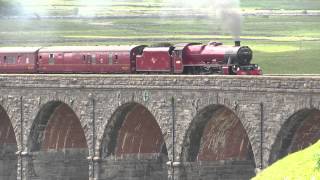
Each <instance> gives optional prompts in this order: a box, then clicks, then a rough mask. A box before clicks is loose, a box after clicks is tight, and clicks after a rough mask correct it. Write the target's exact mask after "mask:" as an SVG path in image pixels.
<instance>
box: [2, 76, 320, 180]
mask: <svg viewBox="0 0 320 180" xmlns="http://www.w3.org/2000/svg"><path fill="white" fill-rule="evenodd" d="M0 91H1V95H0V106H1V107H2V108H3V110H4V111H5V112H6V113H7V115H8V118H9V120H10V122H11V124H12V127H13V131H14V135H15V139H16V140H17V142H16V143H17V153H14V154H15V155H17V156H16V158H17V178H18V179H30V177H32V167H33V165H36V164H41V163H44V162H49V159H50V158H49V159H48V158H47V156H48V157H51V156H50V155H49V154H42V155H41V152H39V151H34V149H33V147H35V143H34V142H41V141H40V140H44V139H42V138H43V136H34V137H37V138H36V139H38V140H37V141H33V140H32V138H31V137H33V136H32V134H33V133H34V132H35V131H38V130H39V128H40V129H42V130H44V129H46V128H47V125H48V124H49V125H50V122H49V123H48V122H46V121H41V120H38V119H37V117H38V114H39V112H47V111H42V110H43V108H44V107H45V106H46V105H47V104H52V103H53V104H54V103H55V102H58V103H62V104H64V105H65V106H67V107H68V108H70V109H71V110H72V111H73V112H74V114H75V117H77V118H75V121H77V122H79V124H80V126H81V128H82V130H83V131H81V133H82V135H83V138H84V139H85V142H86V143H85V144H82V145H81V146H79V147H77V146H73V145H72V142H76V140H75V141H73V140H71V139H70V140H68V137H75V136H72V135H71V136H68V133H62V134H64V135H63V137H61V136H58V135H57V136H52V138H57V139H51V140H50V142H59V143H58V144H60V142H70V143H71V144H69V145H70V146H69V145H68V146H63V144H61V145H59V148H61V149H60V150H62V151H63V150H64V149H65V148H67V147H75V148H81V147H84V146H86V147H87V155H86V156H87V157H86V158H87V159H86V162H87V163H88V170H87V171H86V173H88V174H87V176H89V178H90V179H99V177H101V178H102V179H103V178H104V177H112V176H113V175H112V174H121V176H120V175H119V177H118V176H116V178H117V177H118V178H121V177H129V176H132V178H139V176H141V177H140V178H142V177H148V178H149V177H159V179H160V177H161V178H162V177H164V176H165V174H166V173H167V176H168V178H171V177H172V176H173V175H174V176H176V178H175V179H186V178H187V177H186V176H185V175H186V174H188V177H189V176H191V177H198V176H199V174H200V175H201V177H203V178H204V179H210V177H217V178H218V179H219V178H223V174H225V173H224V170H226V171H228V172H229V173H227V174H228V175H229V177H230V179H233V177H235V176H236V175H237V174H239V171H241V172H242V171H244V170H239V169H241V168H242V167H248V171H246V173H244V174H250V175H246V177H248V176H251V174H252V172H254V168H265V167H267V166H268V165H269V163H270V162H272V161H270V159H272V158H271V157H276V159H277V158H278V156H277V154H279V152H280V151H281V152H286V151H285V150H283V149H281V147H280V149H279V148H278V147H279V146H277V144H278V143H279V142H281V138H280V139H279V138H278V137H279V136H280V135H281V134H283V133H284V134H288V132H289V134H290V133H291V134H292V133H293V135H292V137H294V140H293V141H288V143H291V144H290V145H289V147H294V148H293V149H297V148H296V147H299V148H302V144H301V143H299V142H303V144H310V143H311V140H312V141H313V142H314V139H319V138H320V137H319V136H318V135H317V134H316V133H315V134H312V135H310V138H308V139H310V143H306V142H304V141H302V140H301V139H300V138H299V137H301V136H304V134H305V133H309V132H316V131H317V132H319V131H320V130H319V128H320V126H316V128H318V129H316V130H315V131H314V130H310V126H309V125H308V124H310V122H319V121H318V119H319V115H318V113H319V111H320V77H307V76H306V77H286V76H283V77H280V76H279V77H276V76H271V77H265V76H259V77H258V76H255V77H253V76H250V77H249V76H241V77H239V76H237V77H235V76H166V75H163V76H159V75H150V76H149V75H148V76H147V75H44V74H41V75H0ZM132 103H133V104H139V105H140V106H141V107H144V108H145V109H146V110H148V111H149V112H150V114H151V115H152V116H153V118H154V120H155V122H156V124H157V125H158V126H159V129H160V130H159V133H161V135H162V137H163V143H162V144H163V145H165V147H166V148H165V149H166V151H164V152H165V153H164V154H167V156H168V157H167V158H166V159H165V160H161V161H160V160H158V159H152V160H150V159H148V158H147V160H145V159H141V158H140V159H139V158H138V157H137V156H135V157H136V158H133V159H132V158H131V159H126V158H124V159H119V158H117V159H112V158H111V157H112V155H111V156H110V155H107V156H105V154H104V152H109V151H108V148H110V144H112V143H110V142H118V141H117V140H116V139H114V137H117V135H119V134H117V133H119V132H122V134H121V135H120V137H125V133H126V131H121V130H120V131H118V130H119V128H121V124H118V125H117V123H116V122H120V121H117V120H116V119H117V118H115V119H114V117H121V116H122V115H123V114H122V115H121V113H123V112H124V111H122V108H123V107H126V104H132ZM211 106H219V107H223V108H224V109H226V110H227V111H228V112H230V113H231V114H233V115H234V116H235V117H236V118H237V119H238V121H231V120H230V117H229V116H225V118H226V121H228V119H229V121H230V122H238V123H235V126H232V127H233V128H236V129H234V130H236V131H235V132H238V133H240V134H241V135H243V136H241V137H243V138H242V139H244V143H245V144H246V142H247V141H248V143H247V144H250V146H245V147H247V148H248V149H245V150H246V151H248V152H252V155H251V157H252V161H250V162H253V163H249V165H248V164H246V163H242V161H243V160H246V159H243V158H242V159H241V158H240V159H238V160H237V161H236V162H234V164H233V163H231V164H230V163H229V164H228V163H225V164H221V163H218V164H216V162H215V161H214V160H215V159H210V158H206V159H207V160H210V161H205V162H204V161H194V162H189V160H187V159H184V158H183V157H184V153H183V152H184V149H185V147H186V143H185V142H186V139H187V138H189V136H190V133H189V132H190V129H194V128H195V127H196V126H197V124H198V121H203V119H201V118H196V117H197V115H198V114H199V112H202V110H204V109H207V108H208V107H211ZM48 112H49V111H48ZM300 112H306V113H307V117H305V118H300V120H294V119H295V118H292V117H295V116H296V115H297V116H299V114H300ZM117 113H119V115H117ZM211 114H212V113H211ZM308 114H309V115H308ZM135 116H136V118H134V119H139V118H138V117H139V116H138V115H135ZM212 116H214V115H212ZM311 116H312V118H311ZM44 117H45V116H44ZM56 117H59V116H56ZM308 117H309V118H308ZM123 118H124V117H123ZM49 119H50V118H49ZM148 119H150V118H148ZM148 119H146V121H148ZM220 120H221V121H222V120H223V118H222V119H220ZM309 120H310V122H309ZM59 121H61V119H59V118H58V119H57V121H56V122H59ZM137 121H138V120H137ZM39 122H46V123H39ZM203 122H205V121H203ZM0 123H1V122H0ZM113 123H115V124H113ZM130 123H131V122H130ZM130 123H129V124H130ZM207 123H209V121H207V122H205V123H204V124H203V126H204V127H205V126H207V125H210V124H211V125H212V126H215V124H217V123H216V122H215V118H214V117H213V118H212V123H209V124H207ZM37 124H38V125H37ZM39 124H40V125H39ZM133 124H134V123H133ZM218 124H221V123H218ZM287 124H290V126H287ZM51 125H52V126H55V127H58V126H57V125H56V124H55V123H51ZM211 125H210V126H211ZM285 126H286V127H289V128H284V127H285ZM114 127H117V128H118V130H115V129H114ZM240 127H241V130H239V128H240ZM290 127H291V128H290ZM47 129H49V130H50V129H51V130H54V129H55V128H54V127H49V128H47ZM213 129H214V127H213ZM220 129H223V128H217V129H216V130H217V131H219V130H220ZM231 129H232V128H231ZM205 131H206V130H205V129H204V132H205ZM75 132H77V133H79V132H80V131H75ZM128 132H130V131H128ZM109 133H111V134H112V133H116V135H115V136H112V135H106V134H109ZM219 133H220V132H217V133H215V134H212V136H206V137H208V138H204V139H203V134H202V133H200V135H199V136H200V137H199V139H200V142H201V141H205V142H208V143H209V142H211V141H212V142H216V141H221V140H223V139H219V137H220V136H219ZM38 134H39V133H38ZM40 134H41V133H40ZM42 134H45V133H42ZM49 134H50V133H49ZM62 134H61V135H62ZM191 134H192V133H191ZM231 134H232V133H231ZM158 135H159V134H157V137H158ZM173 136H174V138H173ZM297 136H299V137H297ZM132 137H134V136H132ZM159 137H160V136H159ZM224 137H228V138H224V139H228V140H232V138H231V136H229V135H228V136H224ZM58 138H65V139H66V140H67V141H60V140H58ZM230 138H231V139H230ZM141 139H143V138H142V137H141ZM157 139H159V138H157ZM50 142H49V141H48V140H45V143H44V145H46V146H45V147H51V145H50ZM83 142H84V141H83ZM119 142H121V141H119ZM119 142H118V143H119ZM122 142H123V141H122ZM46 143H47V144H46ZM141 143H143V141H142V140H141ZM129 144H130V143H129ZM129 144H128V143H127V145H129ZM47 145H48V146H47ZM191 145H192V144H191ZM234 145H236V146H234V147H231V149H230V152H232V153H231V154H237V151H236V149H237V148H238V147H239V146H240V147H244V146H242V145H241V143H240V144H239V143H238V144H237V143H235V144H234ZM113 146H114V147H116V146H117V143H116V144H114V145H113ZM38 147H41V146H38ZM141 147H144V146H141ZM145 147H147V146H145ZM154 147H158V145H157V146H154ZM163 147H164V146H163ZM201 147H202V146H200V149H199V151H198V152H203V151H202V149H201ZM203 147H204V146H203ZM206 147H208V146H206ZM213 147H215V146H213ZM216 147H219V146H216ZM299 148H298V149H299ZM133 149H134V151H135V152H136V151H138V150H139V148H133ZM162 149H164V148H162ZM241 149H243V148H241ZM104 150H106V151H104ZM215 150H216V149H212V151H211V150H210V152H213V153H214V152H215ZM38 152H39V153H40V154H37V153H38ZM114 152H116V151H114ZM128 152H129V151H128ZM240 152H241V151H240V150H239V153H240ZM34 153H35V154H34ZM161 153H162V150H161ZM222 153H223V152H222ZM107 154H108V153H107ZM240 154H241V153H240ZM280 154H281V153H280ZM40 155H41V157H43V158H40V160H36V159H37V158H36V157H40ZM195 156H198V154H197V153H196V154H195ZM57 157H60V156H59V155H57ZM61 157H62V156H61ZM220 157H223V158H218V159H217V160H219V162H220V161H221V162H227V161H228V160H232V158H231V159H228V158H230V157H231V156H229V154H222V155H221V156H220ZM239 157H244V156H243V155H242V154H241V156H239ZM47 160H48V161H47ZM167 160H168V161H169V162H165V161H167ZM138 162H139V164H140V165H136V164H137V163H138ZM172 162H173V163H172ZM237 163H239V164H237ZM12 164H14V163H12ZM49 164H50V163H49ZM58 164H59V163H58ZM60 164H61V163H60ZM164 164H167V165H168V166H165V165H164ZM171 164H172V165H173V166H171ZM177 164H182V166H180V165H177ZM57 166H60V165H57ZM184 166H185V167H184ZM0 167H1V165H0ZM43 167H44V166H43ZM172 167H175V168H174V171H173V169H172ZM211 167H213V168H211ZM249 167H250V168H249ZM34 168H35V167H34ZM56 168H57V169H59V168H60V167H56ZM45 169H47V168H45ZM134 169H136V170H134ZM43 171H44V170H43ZM56 171H57V170H54V169H52V170H50V168H48V172H46V173H45V174H44V176H46V177H49V176H50V174H54V173H53V172H56ZM146 172H148V173H146ZM83 173H84V172H83ZM183 173H185V174H183ZM62 174H63V173H62ZM146 174H148V176H146ZM152 174H154V175H152ZM160 174H161V175H160ZM62 176H63V175H61V176H59V177H62ZM165 178H166V177H165Z"/></svg>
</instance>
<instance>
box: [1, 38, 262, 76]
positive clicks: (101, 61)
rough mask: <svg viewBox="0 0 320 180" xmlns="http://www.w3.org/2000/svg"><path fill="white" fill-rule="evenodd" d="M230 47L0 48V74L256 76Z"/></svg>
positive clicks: (243, 50) (246, 55) (241, 52)
mask: <svg viewBox="0 0 320 180" xmlns="http://www.w3.org/2000/svg"><path fill="white" fill-rule="evenodd" d="M252 56H253V55H252V50H251V49H250V48H249V47H248V46H241V45H240V41H236V42H235V44H234V45H233V46H227V45H223V44H222V43H220V42H209V43H208V44H201V43H181V44H176V45H160V46H146V45H122V46H50V47H0V73H97V74H99V73H108V74H120V73H122V74H140V73H141V74H222V75H261V74H262V70H261V68H260V67H259V66H258V65H257V64H251V60H252Z"/></svg>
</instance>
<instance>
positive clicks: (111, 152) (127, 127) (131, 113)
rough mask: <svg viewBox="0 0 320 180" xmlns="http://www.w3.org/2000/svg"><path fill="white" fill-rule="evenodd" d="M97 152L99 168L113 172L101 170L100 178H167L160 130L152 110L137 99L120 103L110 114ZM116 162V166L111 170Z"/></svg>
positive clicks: (159, 179)
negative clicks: (98, 154)
mask: <svg viewBox="0 0 320 180" xmlns="http://www.w3.org/2000/svg"><path fill="white" fill-rule="evenodd" d="M100 155H101V158H102V163H101V169H108V171H112V172H114V173H113V174H112V175H110V173H109V174H108V173H102V174H101V175H100V177H101V178H102V179H109V178H114V179H116V180H117V179H126V178H127V179H129V178H139V179H155V180H163V179H167V177H168V171H167V167H166V164H165V163H166V162H167V161H168V153H167V148H166V145H165V141H164V138H163V136H162V131H161V129H160V127H159V125H158V123H157V121H156V120H155V118H154V116H153V115H152V113H151V112H150V111H149V110H148V109H147V108H146V107H145V106H143V105H141V104H139V103H136V102H129V103H126V104H123V105H121V106H120V107H118V108H117V110H116V111H115V112H114V113H113V115H112V116H111V119H110V120H109V122H108V124H107V126H106V128H105V131H104V135H103V139H102V142H101V148H100ZM115 164H116V165H118V166H117V167H118V168H117V169H112V168H114V165H115ZM130 164H131V166H130ZM110 168H111V169H110ZM111 176H112V177H111Z"/></svg>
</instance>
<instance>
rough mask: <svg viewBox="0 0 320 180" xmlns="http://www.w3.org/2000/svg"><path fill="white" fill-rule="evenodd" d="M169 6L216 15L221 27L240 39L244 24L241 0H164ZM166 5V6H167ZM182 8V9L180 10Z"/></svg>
mask: <svg viewBox="0 0 320 180" xmlns="http://www.w3.org/2000/svg"><path fill="white" fill-rule="evenodd" d="M164 2H165V4H166V6H167V7H172V8H177V10H178V11H185V14H186V15H187V14H188V13H193V14H195V13H197V12H199V13H206V14H207V15H208V16H212V15H215V16H216V17H217V18H218V19H219V20H220V24H221V27H222V28H223V29H224V30H226V31H229V32H230V33H231V34H232V36H233V37H234V39H236V40H239V38H240V34H241V26H242V15H241V10H240V0H164ZM167 7H166V8H167ZM179 9H180V10H179Z"/></svg>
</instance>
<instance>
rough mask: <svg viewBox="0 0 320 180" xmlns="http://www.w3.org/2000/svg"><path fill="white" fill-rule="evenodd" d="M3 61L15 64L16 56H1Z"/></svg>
mask: <svg viewBox="0 0 320 180" xmlns="http://www.w3.org/2000/svg"><path fill="white" fill-rule="evenodd" d="M3 60H4V61H3V63H5V64H15V63H16V57H14V56H4V57H3Z"/></svg>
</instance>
